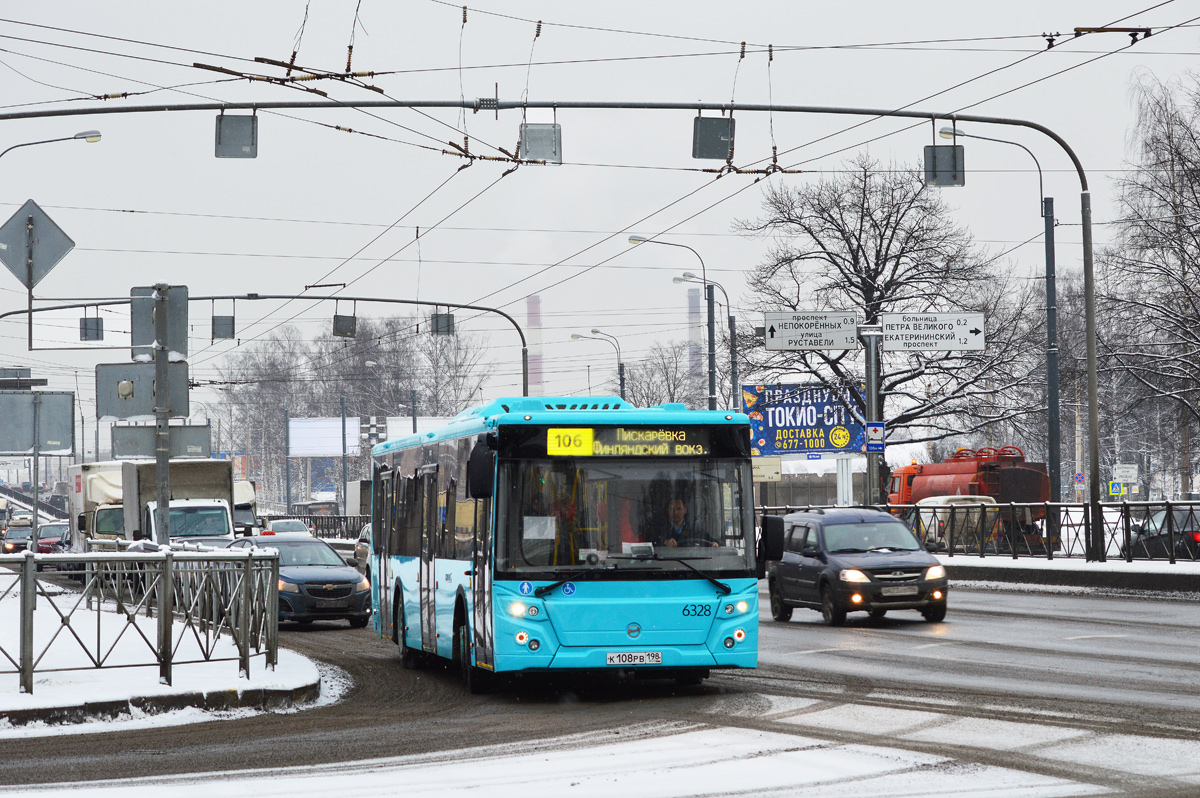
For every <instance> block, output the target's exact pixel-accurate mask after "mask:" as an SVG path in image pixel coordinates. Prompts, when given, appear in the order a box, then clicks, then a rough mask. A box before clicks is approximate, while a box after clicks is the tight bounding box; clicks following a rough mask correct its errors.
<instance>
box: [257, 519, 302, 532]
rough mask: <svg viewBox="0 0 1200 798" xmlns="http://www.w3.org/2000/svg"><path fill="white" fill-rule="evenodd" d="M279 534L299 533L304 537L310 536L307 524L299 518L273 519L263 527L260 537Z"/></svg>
mask: <svg viewBox="0 0 1200 798" xmlns="http://www.w3.org/2000/svg"><path fill="white" fill-rule="evenodd" d="M279 532H299V533H302V534H305V535H311V534H312V530H311V529H309V528H308V524H306V523H304V522H303V521H301V520H300V519H299V518H273V519H271V520H270V521H268V522H267V525H266V526H265V527H263V531H262V532H260V533H259V534H260V535H274V534H278V533H279Z"/></svg>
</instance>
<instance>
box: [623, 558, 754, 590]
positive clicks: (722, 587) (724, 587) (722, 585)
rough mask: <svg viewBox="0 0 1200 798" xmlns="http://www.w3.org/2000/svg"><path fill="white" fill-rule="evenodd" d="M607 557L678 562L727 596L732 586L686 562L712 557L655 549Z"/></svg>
mask: <svg viewBox="0 0 1200 798" xmlns="http://www.w3.org/2000/svg"><path fill="white" fill-rule="evenodd" d="M609 558H610V559H614V560H616V559H619V560H627V559H628V560H657V561H658V562H677V563H680V564H681V565H683V566H684V567H685V568H688V569H690V570H692V571H695V572H696V573H697V574H699V575H700V576H703V577H704V578H705V579H707V580H708V581H710V582H712V583H713V584H714V585H716V586H717V589H718V590H720V591H721V594H722V595H724V596H728V595H729V594H730V593H732V592H733V588H731V587H730V586H729V585H727V584H725V583H724V582H722V581H721V580H719V579H716V578H714V577H712V576H709V575H708V574H706V573H704V571H701V570H700V569H699V568H697V567H696V566H694V565H692V564H691V563H689V562H688V560H711V559H712V557H663V556H661V555H660V554H659V553H658V552H657V551H656V552H654V553H652V554H630V555H626V556H621V555H611V554H610V555H609Z"/></svg>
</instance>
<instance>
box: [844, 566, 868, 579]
mask: <svg viewBox="0 0 1200 798" xmlns="http://www.w3.org/2000/svg"><path fill="white" fill-rule="evenodd" d="M839 578H840V579H841V580H842V581H843V582H870V581H871V578H870V577H869V576H867V575H866V574H864V573H863V572H862V571H860V570H858V569H857V568H847V569H845V570H844V571H842V573H841V574H840V576H839Z"/></svg>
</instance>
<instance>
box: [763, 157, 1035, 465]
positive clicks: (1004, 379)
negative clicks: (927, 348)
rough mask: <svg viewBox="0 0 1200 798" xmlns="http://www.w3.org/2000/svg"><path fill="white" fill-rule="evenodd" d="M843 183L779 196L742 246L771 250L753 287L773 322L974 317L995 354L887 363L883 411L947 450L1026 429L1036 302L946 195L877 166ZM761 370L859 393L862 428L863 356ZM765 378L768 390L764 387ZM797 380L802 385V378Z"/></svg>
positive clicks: (769, 358)
mask: <svg viewBox="0 0 1200 798" xmlns="http://www.w3.org/2000/svg"><path fill="white" fill-rule="evenodd" d="M849 166H850V169H849V170H848V171H847V173H845V174H843V175H838V176H835V177H832V178H829V179H825V180H821V181H819V182H817V183H814V184H808V185H802V186H799V187H796V188H792V187H789V186H788V185H786V184H785V183H783V182H782V181H779V182H774V183H772V184H771V185H770V186H769V187H768V189H767V190H766V194H765V197H764V203H763V204H764V211H765V212H764V215H763V216H762V217H761V218H760V219H758V220H755V221H749V222H742V223H741V227H742V229H743V230H744V231H745V232H748V233H752V234H760V235H770V236H773V237H774V245H773V246H772V247H771V249H770V250H769V252H768V255H767V259H766V261H765V262H764V263H763V264H762V265H760V266H759V267H758V268H757V269H756V270H755V273H754V275H753V277H752V279H751V280H750V281H749V282H750V285H751V286H753V289H752V291H753V294H754V303H755V306H756V307H757V309H759V310H763V311H778V310H797V311H800V310H854V311H856V312H857V314H858V315H859V317H860V318H861V319H862V320H864V321H865V322H866V323H867V324H877V323H879V321H880V316H881V314H884V313H896V312H920V313H928V312H938V311H977V312H983V313H984V314H985V315H986V316H987V342H988V346H987V350H986V351H984V352H908V353H902V354H901V353H894V354H887V353H885V354H884V355H883V357H882V362H881V375H882V379H881V386H880V387H881V390H880V395H881V396H880V398H881V404H880V406H881V407H883V408H884V420H885V422H886V423H887V425H888V428H889V430H890V432H889V437H892V436H894V435H897V433H899V435H898V436H897V437H898V438H899V439H902V440H903V439H907V440H910V441H931V440H939V439H942V438H945V437H948V436H951V435H956V434H963V433H971V432H975V431H981V430H986V429H987V428H988V427H989V426H991V425H996V424H1013V425H1019V424H1020V423H1022V420H1023V419H1024V418H1026V417H1028V416H1029V415H1030V414H1031V413H1033V412H1035V411H1036V410H1037V409H1038V402H1037V401H1036V400H1035V399H1031V397H1030V396H1029V394H1030V392H1031V391H1032V389H1033V387H1034V386H1035V385H1036V384H1037V380H1038V373H1039V368H1040V364H1039V359H1038V358H1037V356H1036V350H1037V347H1036V330H1037V324H1038V321H1037V319H1038V316H1039V314H1038V313H1037V312H1035V308H1036V303H1035V301H1034V292H1033V291H1031V290H1029V288H1027V287H1020V286H1019V285H1018V284H1017V283H1016V281H1014V280H1011V279H1009V278H1008V277H1006V276H1005V275H1004V274H1003V272H1002V271H1001V269H1000V268H998V266H997V265H996V260H995V259H994V258H993V259H989V258H986V257H984V256H983V255H982V254H981V253H979V252H977V251H976V249H975V247H974V246H973V244H972V241H971V237H970V235H969V234H968V233H967V232H966V230H964V229H963V228H961V227H959V226H957V225H956V224H954V222H953V221H952V220H951V218H950V213H949V211H948V209H947V208H946V206H945V204H944V203H943V201H942V198H941V195H940V194H939V193H938V192H937V191H936V190H935V189H931V188H929V187H927V186H926V185H925V182H924V179H923V174H922V173H921V172H919V171H918V170H916V169H912V168H889V169H881V168H880V167H879V165H878V164H877V163H876V162H875V161H872V160H870V159H869V158H866V157H860V158H858V159H856V160H854V161H852V162H851V163H850V165H849ZM746 354H747V359H748V360H750V361H751V365H752V368H753V369H755V370H756V371H757V372H759V373H762V374H764V375H771V376H773V377H778V378H779V379H783V378H785V377H787V376H789V375H799V377H800V379H801V380H804V381H820V382H823V383H825V384H827V385H831V386H832V385H846V386H851V396H852V397H853V404H854V406H853V407H851V408H849V409H850V411H851V413H853V414H854V416H855V417H856V418H858V419H859V420H862V419H863V415H864V409H865V406H866V400H865V396H863V392H862V391H861V390H860V388H859V386H860V384H861V383H862V380H863V373H864V365H865V364H864V359H863V351H862V350H860V349H852V350H845V351H829V352H825V351H801V352H768V351H766V350H765V349H764V348H762V346H761V343H759V344H757V346H756V347H755V348H753V349H750V350H749V351H747V353H746ZM764 378H765V377H764ZM793 379H794V378H793Z"/></svg>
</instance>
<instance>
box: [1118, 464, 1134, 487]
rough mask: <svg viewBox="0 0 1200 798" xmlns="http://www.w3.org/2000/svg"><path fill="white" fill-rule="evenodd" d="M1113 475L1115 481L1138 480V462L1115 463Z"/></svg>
mask: <svg viewBox="0 0 1200 798" xmlns="http://www.w3.org/2000/svg"><path fill="white" fill-rule="evenodd" d="M1112 477H1113V481H1114V482H1137V478H1138V467H1137V463H1120V464H1118V465H1114V466H1113V469H1112Z"/></svg>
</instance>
